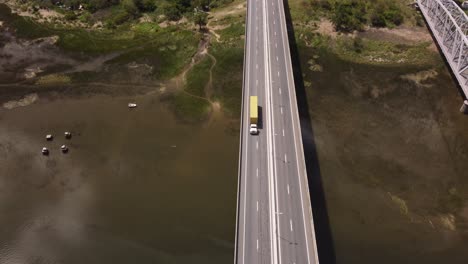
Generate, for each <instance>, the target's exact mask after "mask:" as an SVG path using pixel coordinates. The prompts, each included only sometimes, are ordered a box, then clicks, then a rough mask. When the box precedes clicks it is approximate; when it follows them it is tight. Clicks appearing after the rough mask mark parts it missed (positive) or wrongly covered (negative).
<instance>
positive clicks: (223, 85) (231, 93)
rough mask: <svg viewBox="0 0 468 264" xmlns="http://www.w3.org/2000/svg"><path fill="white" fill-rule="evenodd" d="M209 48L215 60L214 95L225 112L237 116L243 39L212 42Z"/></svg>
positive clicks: (240, 91)
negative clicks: (225, 42) (228, 42)
mask: <svg viewBox="0 0 468 264" xmlns="http://www.w3.org/2000/svg"><path fill="white" fill-rule="evenodd" d="M211 49H212V50H211V54H212V55H213V56H214V57H215V58H216V60H217V63H216V67H215V68H214V69H213V89H214V97H215V99H216V100H219V101H220V102H221V104H222V106H223V109H224V112H225V113H226V114H228V115H229V116H234V117H238V116H239V115H240V110H241V109H240V107H241V99H242V98H241V96H242V73H243V72H242V69H243V62H244V46H243V41H237V42H235V43H231V44H229V45H226V44H214V45H213V46H212V48H211Z"/></svg>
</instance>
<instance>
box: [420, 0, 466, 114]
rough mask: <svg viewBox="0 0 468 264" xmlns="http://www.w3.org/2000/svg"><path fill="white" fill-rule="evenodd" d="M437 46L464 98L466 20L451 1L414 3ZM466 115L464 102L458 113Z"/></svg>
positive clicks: (440, 0) (432, 0)
mask: <svg viewBox="0 0 468 264" xmlns="http://www.w3.org/2000/svg"><path fill="white" fill-rule="evenodd" d="M417 1H418V6H419V8H420V10H421V12H422V14H423V15H424V18H425V19H426V22H427V24H428V25H429V28H430V30H431V31H432V33H433V35H434V37H435V39H436V40H437V44H438V45H439V47H440V49H441V50H442V53H443V54H444V56H445V59H446V60H447V62H448V64H449V65H450V68H451V70H452V72H453V74H454V76H455V77H456V79H457V81H458V83H459V85H460V87H461V89H462V90H463V93H464V95H465V99H466V98H468V38H467V35H468V16H467V15H466V13H465V12H464V11H463V10H462V9H461V8H460V7H459V6H458V5H457V4H456V3H455V2H454V1H453V0H417ZM460 111H462V112H464V113H467V114H468V101H467V100H465V101H464V103H463V105H462V108H461V110H460Z"/></svg>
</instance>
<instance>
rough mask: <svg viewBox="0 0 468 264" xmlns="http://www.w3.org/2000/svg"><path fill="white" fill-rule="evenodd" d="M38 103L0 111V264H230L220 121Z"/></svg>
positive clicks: (141, 106) (228, 183)
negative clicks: (184, 121)
mask: <svg viewBox="0 0 468 264" xmlns="http://www.w3.org/2000/svg"><path fill="white" fill-rule="evenodd" d="M39 97H40V98H39V100H38V101H36V102H35V103H33V104H31V105H28V106H24V107H18V108H14V109H11V110H7V109H4V108H2V109H1V110H0V168H1V171H0V263H230V262H231V261H232V258H233V239H234V228H235V203H236V200H235V199H236V186H237V159H238V137H237V135H233V134H232V133H230V132H229V131H228V130H226V121H225V120H224V118H223V117H222V116H220V115H215V116H214V117H213V118H212V119H211V120H210V121H207V122H206V123H204V124H202V125H188V124H182V123H180V122H178V121H177V120H176V119H175V117H174V115H173V114H172V112H171V111H169V110H168V108H167V107H166V106H165V104H164V103H163V102H161V101H160V99H159V97H158V95H157V94H148V95H142V96H132V97H110V96H103V95H95V96H89V97H87V98H73V99H67V98H62V99H61V100H48V99H47V97H43V96H42V97H41V95H40V96H39ZM130 101H135V102H137V103H138V107H137V108H136V109H132V110H130V109H128V108H127V103H128V102H130ZM67 130H69V131H71V132H72V133H73V137H72V139H70V140H65V139H64V137H63V133H64V131H67ZM48 133H51V134H53V135H55V138H54V140H53V141H52V142H47V141H46V140H45V135H46V134H48ZM61 144H67V145H68V146H69V148H70V152H69V153H68V154H62V153H61V152H60V151H59V147H60V145H61ZM42 146H47V147H49V149H50V155H49V156H48V157H45V156H42V155H41V154H40V149H41V148H42Z"/></svg>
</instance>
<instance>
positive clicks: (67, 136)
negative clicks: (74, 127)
mask: <svg viewBox="0 0 468 264" xmlns="http://www.w3.org/2000/svg"><path fill="white" fill-rule="evenodd" d="M71 135H72V134H71V132H68V131H67V132H65V138H66V139H70V138H71Z"/></svg>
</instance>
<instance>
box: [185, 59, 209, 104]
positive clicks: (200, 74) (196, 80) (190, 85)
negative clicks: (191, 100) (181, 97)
mask: <svg viewBox="0 0 468 264" xmlns="http://www.w3.org/2000/svg"><path fill="white" fill-rule="evenodd" d="M211 65H212V62H211V59H210V58H209V57H204V58H203V59H202V60H201V61H200V62H199V63H197V64H196V65H195V66H193V68H192V69H191V70H190V71H189V72H188V73H187V83H186V84H185V91H186V92H188V93H190V94H192V95H195V96H199V97H206V95H205V87H206V85H207V84H208V81H209V79H210V67H211Z"/></svg>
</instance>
